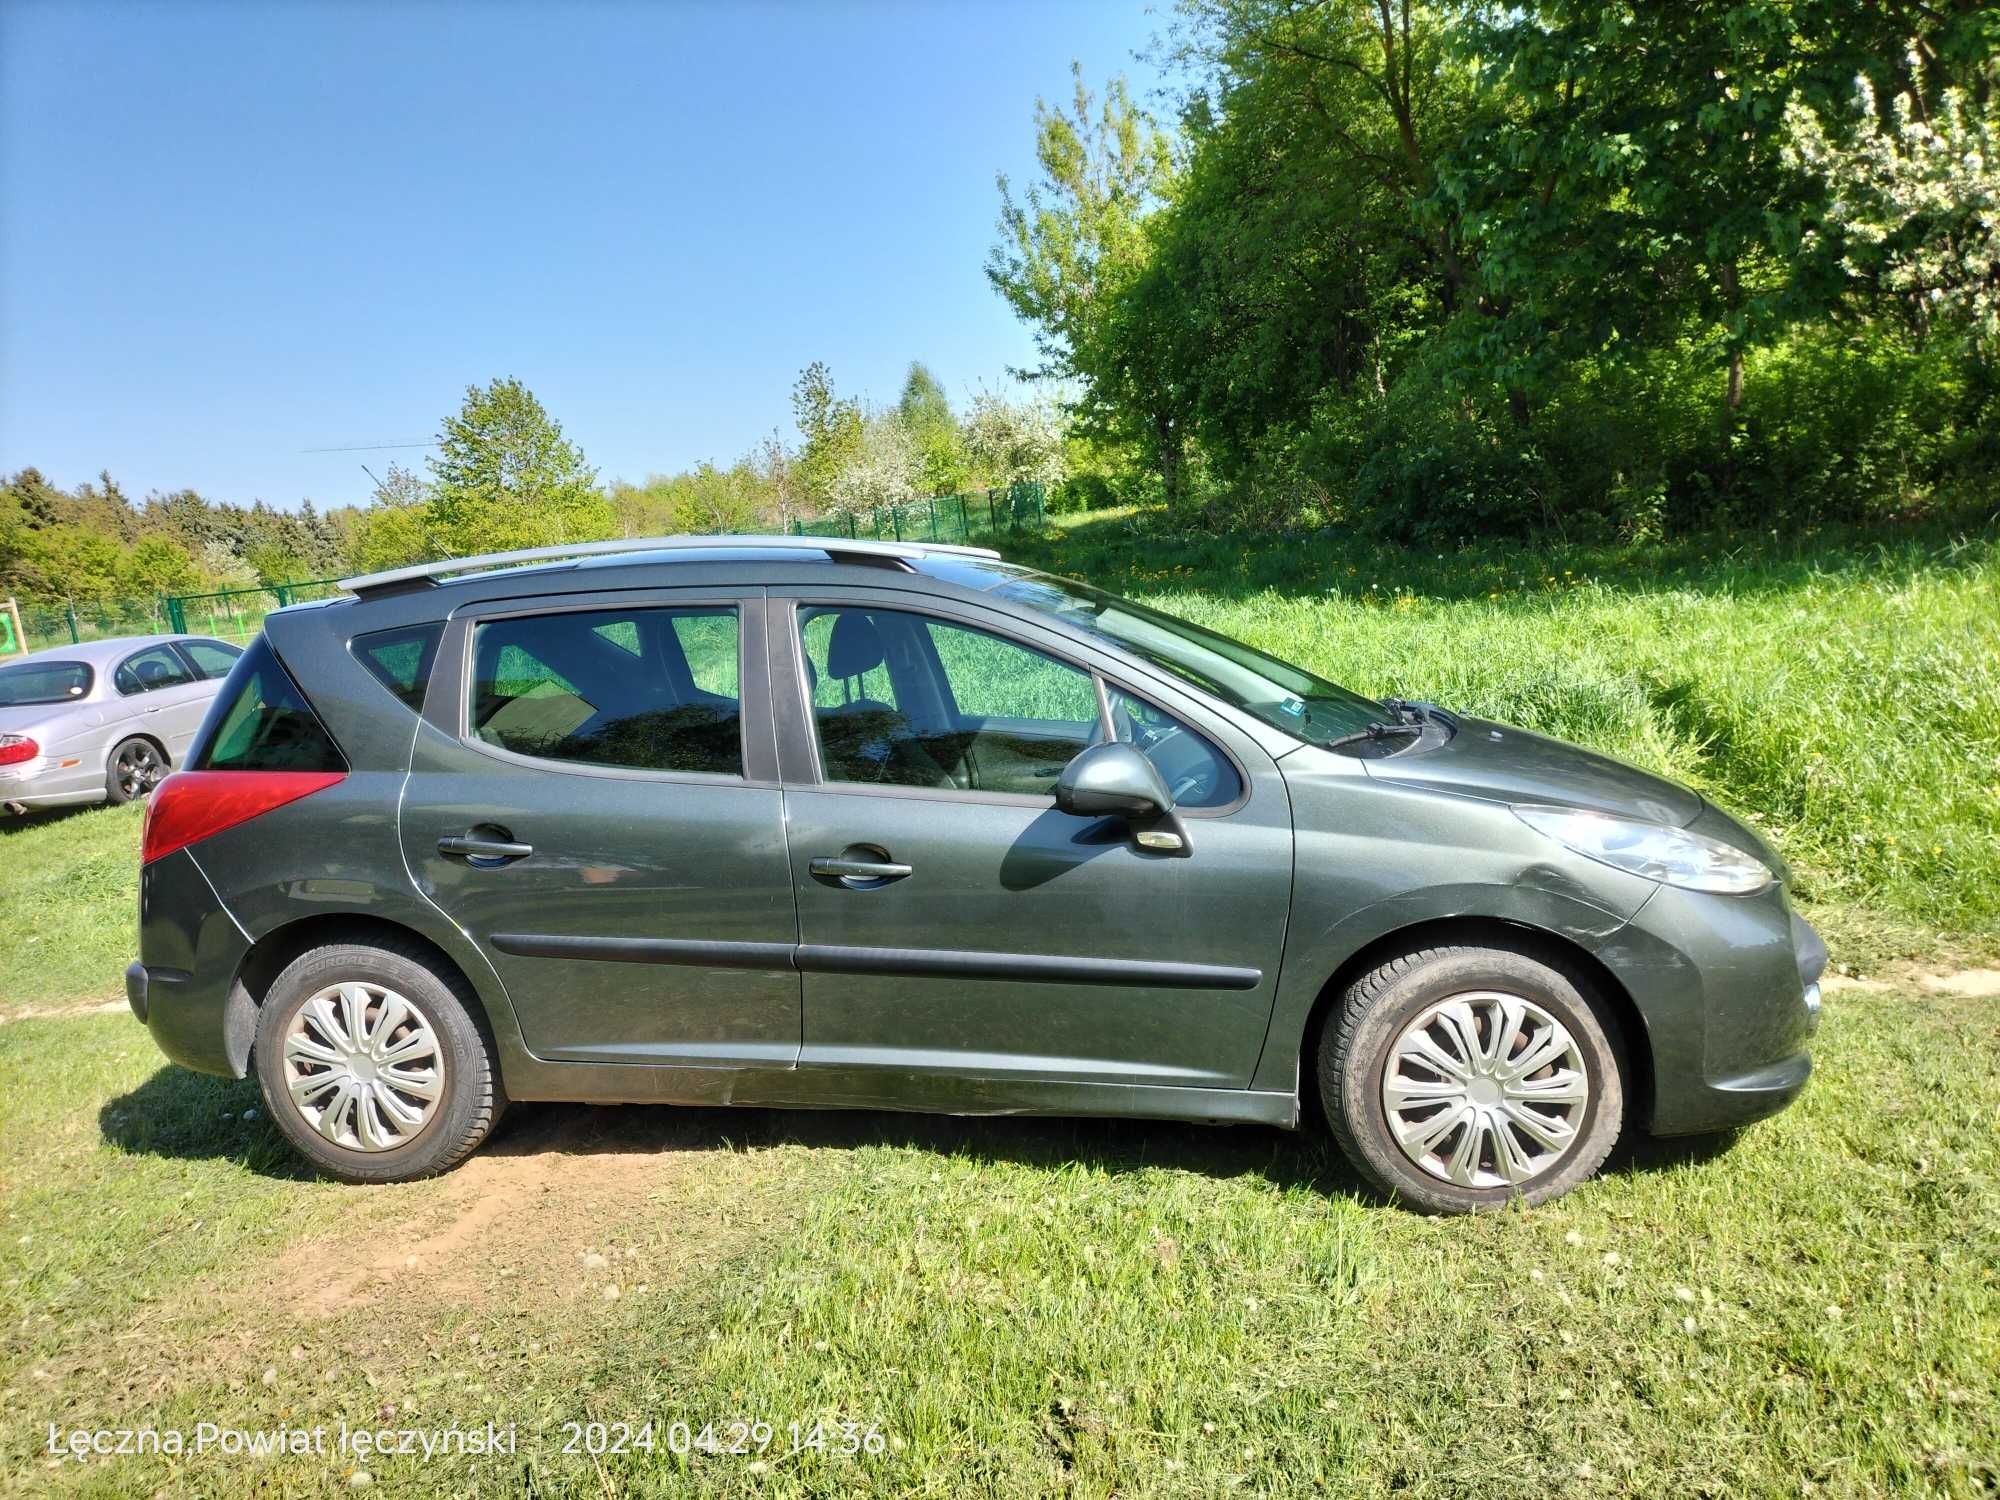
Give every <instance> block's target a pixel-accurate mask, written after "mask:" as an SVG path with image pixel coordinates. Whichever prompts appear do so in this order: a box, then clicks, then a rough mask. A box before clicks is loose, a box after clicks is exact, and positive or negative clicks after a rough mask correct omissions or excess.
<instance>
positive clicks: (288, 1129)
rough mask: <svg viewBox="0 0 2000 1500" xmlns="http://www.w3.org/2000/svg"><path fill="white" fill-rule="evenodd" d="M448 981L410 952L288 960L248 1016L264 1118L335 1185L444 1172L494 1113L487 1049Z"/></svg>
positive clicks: (345, 949)
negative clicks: (253, 1018) (253, 1025)
mask: <svg viewBox="0 0 2000 1500" xmlns="http://www.w3.org/2000/svg"><path fill="white" fill-rule="evenodd" d="M461 989H462V984H461V982H460V981H458V980H457V977H456V976H451V978H450V979H449V980H448V979H447V978H446V977H445V976H443V975H441V974H440V973H438V971H437V970H436V969H435V968H433V967H432V965H431V964H430V963H429V962H428V961H427V960H426V957H425V955H423V954H422V953H421V952H420V951H417V950H415V949H412V950H409V951H399V950H398V949H396V948H395V947H392V946H388V945H382V946H376V945H372V944H358V943H336V944H331V945H329V946H327V947H324V948H315V949H313V950H311V951H310V952H307V953H305V954H302V955H300V956H299V957H298V958H297V959H294V960H293V961H292V963H291V964H290V965H289V966H288V967H287V968H286V969H285V971H284V972H283V973H282V974H280V975H279V976H278V977H277V979H276V980H274V981H273V982H272V985H271V988H270V991H269V993H268V994H266V995H265V997H264V1003H263V1006H262V1008H261V1009H260V1011H259V1013H258V1017H257V1040H256V1048H255V1051H256V1068H257V1081H258V1083H259V1084H260V1085H261V1086H262V1088H263V1091H264V1103H265V1107H266V1108H267V1109H268V1110H269V1111H270V1115H271V1118H272V1119H273V1120H274V1121H275V1122H276V1123H277V1125H278V1128H279V1129H280V1130H282V1131H283V1132H284V1133H285V1135H286V1137H287V1138H288V1139H289V1140H290V1141H291V1143H292V1144H293V1145H294V1146H296V1147H297V1148H298V1150H299V1152H300V1154H302V1155H303V1156H305V1157H306V1158H307V1159H309V1160H310V1161H311V1162H312V1163H313V1165H314V1166H316V1167H318V1168H319V1169H320V1170H321V1171H323V1172H325V1173H327V1174H329V1175H330V1176H333V1177H338V1178H340V1179H341V1180H343V1181H346V1182H405V1181H408V1180H410V1179H412V1178H417V1177H430V1176H434V1175H436V1174H437V1173H439V1172H444V1171H448V1170H450V1169H451V1168H452V1167H454V1166H456V1165H457V1164H458V1163H459V1162H461V1161H463V1160H464V1159H465V1157H466V1156H468V1155H469V1154H470V1153H471V1152H472V1151H473V1149H474V1148H475V1147H477V1146H478V1145H479V1143H480V1142H481V1141H483V1140H485V1139H486V1137H487V1135H488V1134H489V1133H490V1132H491V1131H492V1129H493V1126H494V1123H495V1122H496V1121H497V1120H498V1119H499V1118H500V1113H501V1111H502V1110H503V1109H504V1108H505V1107H506V1096H505V1094H504V1093H503V1091H502V1089H501V1087H500V1079H499V1072H498V1069H497V1067H496V1066H495V1063H494V1057H493V1049H492V1046H491V1044H490V1043H489V1042H488V1041H487V1039H486V1036H485V1033H484V1032H483V1031H482V1029H481V1028H480V1026H479V1024H478V1022H477V1021H476V1020H475V1019H474V1013H473V1008H472V1006H471V1004H470V1002H469V999H468V997H465V996H464V995H463V994H462V993H461Z"/></svg>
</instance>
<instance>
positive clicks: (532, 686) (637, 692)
mask: <svg viewBox="0 0 2000 1500" xmlns="http://www.w3.org/2000/svg"><path fill="white" fill-rule="evenodd" d="M737 637H738V631H737V625H736V611H735V610H733V609H720V608H691V609H618V610H574V611H570V612H567V613H563V614H551V615H532V616H525V617H522V618H519V619H511V620H494V621H490V622H488V623H484V624H481V625H479V626H478V627H477V628H476V630H475V632H474V634H473V669H472V675H473V685H472V714H471V718H472V732H473V733H474V734H475V735H477V736H478V737H479V738H480V739H482V740H484V741H485V742H486V743H487V744H489V745H496V746H498V747H499V748H501V749H503V750H511V751H513V752H514V753H515V754H517V755H532V756H535V757H537V758H539V759H543V760H560V761H576V762H580V763H582V764H586V765H598V766H630V767H634V768H637V769H640V770H648V771H702V772H709V773H713V774H719V775H730V776H740V775H742V774H743V736H742V727H741V723H742V716H741V709H740V704H739V703H738V700H737V688H736V684H737Z"/></svg>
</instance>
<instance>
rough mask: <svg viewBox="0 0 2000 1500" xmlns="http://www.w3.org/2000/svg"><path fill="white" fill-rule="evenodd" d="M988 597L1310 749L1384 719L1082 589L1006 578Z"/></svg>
mask: <svg viewBox="0 0 2000 1500" xmlns="http://www.w3.org/2000/svg"><path fill="white" fill-rule="evenodd" d="M993 592H994V593H995V594H996V595H998V596H999V597H1001V598H1003V599H1012V600H1015V601H1016V602H1018V603H1021V604H1026V605H1028V606H1030V607H1031V608H1034V609H1039V610H1041V611H1042V612H1043V613H1045V614H1051V615H1054V616H1055V617H1056V618H1057V619H1059V620H1062V621H1064V622H1065V623H1067V624H1069V625H1073V626H1075V627H1076V628H1078V629H1080V630H1087V631H1089V632H1090V633H1091V634H1093V635H1096V636H1101V637H1103V638H1104V639H1105V640H1107V641H1110V642H1111V643H1112V644H1113V645H1116V646H1120V647H1123V648H1124V649H1125V650H1127V651H1129V652H1131V653H1132V654H1133V655H1134V656H1138V657H1143V658H1144V659H1145V660H1146V661H1149V662H1151V663H1152V664H1153V665H1154V666H1156V667H1158V668H1159V669H1160V670H1161V671H1163V672H1167V673H1170V674H1172V675H1173V676H1175V677H1178V678H1179V679H1180V680H1181V681H1182V682H1185V683H1188V684H1189V685H1190V686H1193V687H1197V688H1200V689H1201V690H1202V691H1203V692H1205V693H1208V694H1210V695H1211V696H1213V697H1216V698H1220V699H1221V700H1222V701H1223V702H1224V703H1227V704H1230V705H1232V706H1233V707H1236V708H1240V709H1242V710H1243V711H1244V712H1245V713H1247V714H1251V715H1253V716H1254V717H1256V718H1259V719H1262V720H1263V721H1264V722H1265V723H1266V724H1269V725H1271V726H1272V727H1274V728H1277V729H1282V730H1283V731H1284V732H1285V733H1286V734H1289V735H1291V736H1292V737H1293V738H1295V739H1301V740H1305V741H1306V742H1307V743H1309V744H1314V745H1324V744H1326V743H1327V742H1328V741H1330V740H1334V739H1337V738H1339V737H1340V736H1341V735H1344V734H1353V733H1355V732H1356V731H1357V730H1360V729H1365V728H1366V727H1367V726H1368V724H1369V723H1370V721H1372V720H1376V719H1380V718H1383V717H1384V716H1385V712H1384V710H1383V708H1382V705H1381V704H1379V703H1376V702H1374V701H1373V700H1371V699H1368V698H1364V697H1362V696H1361V695H1360V694H1359V693H1350V692H1349V691H1348V690H1347V689H1346V688H1344V687H1341V686H1339V685H1338V684H1336V683H1331V682H1328V681H1327V680H1326V679H1325V678H1324V677H1316V676H1314V675H1313V674H1312V673H1311V672H1308V671H1306V670H1305V669H1304V668H1303V667H1295V666H1293V665H1292V664H1291V663H1290V662H1287V661H1280V660H1279V659H1278V658H1277V657H1275V656H1270V655H1267V654H1265V653H1264V652H1262V651H1259V650H1257V649H1256V648H1255V647H1254V646H1246V645H1244V644H1243V643H1242V642H1241V641H1232V640H1231V639H1229V637H1228V636H1226V635H1217V634H1216V633H1215V632H1214V631H1212V630H1204V629H1203V628H1202V627H1201V626H1199V625H1190V624H1189V623H1188V622H1187V621H1186V620H1177V619H1175V618H1174V617H1173V616H1172V615H1166V614H1161V613H1160V612H1159V611H1158V610H1156V609H1148V608H1147V607H1146V606H1145V605H1143V604H1134V603H1133V602H1132V601H1131V600H1130V599H1120V598H1119V597H1118V596H1117V595H1116V594H1107V593H1105V592H1104V591H1103V590H1102V589H1094V588H1091V587H1090V586H1089V585H1088V584H1083V583H1071V582H1070V581H1069V580H1068V579H1065V578H1048V577H1033V578H1012V579H1009V580H1008V581H1007V582H1005V583H1003V584H1000V585H999V586H998V587H996V588H995V589H994V590H993Z"/></svg>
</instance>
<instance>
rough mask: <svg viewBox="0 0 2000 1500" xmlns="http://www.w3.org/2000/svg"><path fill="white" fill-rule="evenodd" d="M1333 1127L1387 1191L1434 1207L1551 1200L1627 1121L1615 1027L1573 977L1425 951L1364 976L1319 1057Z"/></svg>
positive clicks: (1496, 955) (1480, 951)
mask: <svg viewBox="0 0 2000 1500" xmlns="http://www.w3.org/2000/svg"><path fill="white" fill-rule="evenodd" d="M1318 1080H1319V1087H1320V1097H1321V1100H1322V1102H1323V1103H1324V1104H1325V1107H1326V1114H1327V1120H1328V1123H1329V1124H1330V1125H1331V1126H1332V1129H1333V1133H1334V1137H1335V1138H1336V1139H1337V1140H1338V1141H1339V1143H1340V1145H1341V1148H1342V1150H1343V1151H1345V1152H1346V1154H1347V1156H1348V1158H1349V1159H1350V1160H1351V1161H1352V1162H1353V1163H1354V1166H1355V1168H1356V1169H1357V1170H1358V1171H1360V1172H1361V1173H1362V1175H1363V1176H1365V1177H1366V1178H1367V1179H1368V1180H1369V1181H1370V1182H1372V1183H1373V1184H1374V1185H1375V1186H1376V1187H1378V1188H1381V1189H1382V1190H1383V1191H1384V1192H1387V1193H1391V1194H1394V1195H1395V1196H1397V1197H1399V1198H1401V1199H1403V1200H1404V1201H1406V1202H1408V1203H1410V1204H1411V1205H1413V1206H1415V1207H1417V1208H1420V1209H1423V1210H1425V1211H1426V1212H1429V1213H1471V1212H1475V1211H1477V1210H1481V1209H1491V1208H1499V1207H1501V1206H1503V1205H1505V1204H1506V1203H1508V1202H1510V1201H1512V1200H1514V1199H1516V1198H1518V1199H1520V1200H1521V1201H1523V1202H1524V1203H1529V1204H1534V1203H1543V1202H1546V1201H1547V1200H1549V1199H1550V1198H1554V1197H1558V1196H1560V1195H1561V1194H1563V1193H1566V1192H1568V1191H1569V1190H1570V1189H1571V1188H1573V1187H1575V1186H1576V1185H1577V1184H1578V1183H1580V1182H1582V1181H1584V1180H1585V1179H1586V1178H1588V1177H1590V1176H1591V1175H1592V1174H1593V1173H1595V1172H1596V1171H1597V1169H1598V1168H1599V1167H1600V1166H1602V1165H1603V1164H1604V1158H1605V1157H1606V1156H1607V1155H1608V1154H1609V1153H1610V1151H1611V1148H1612V1146H1613V1145H1614V1144H1616V1142H1617V1140H1618V1133H1619V1130H1620V1129H1621V1128H1622V1126H1623V1124H1624V1117H1625V1099H1624V1083H1623V1059H1622V1056H1621V1054H1620V1052H1619V1048H1618V1042H1617V1032H1616V1028H1615V1025H1614V1024H1613V1023H1611V1022H1610V1021H1609V1020H1608V1019H1607V1017H1606V1016H1605V1014H1604V1013H1603V1012H1602V1011H1601V1009H1600V1002H1598V1001H1597V1000H1596V998H1595V997H1594V996H1592V995H1591V994H1590V992H1589V990H1588V987H1587V986H1586V985H1585V984H1584V983H1583V982H1582V981H1581V980H1580V979H1579V978H1578V977H1576V976H1573V975H1571V974H1568V973H1565V972H1564V971H1563V970H1561V969H1559V968H1556V967H1554V966H1552V965H1551V964H1549V963H1546V962H1543V961H1541V960H1539V959H1535V958H1531V957H1528V956H1527V955H1526V954H1522V953H1515V952H1510V951H1508V950H1506V949H1501V948H1474V947H1448V948H1428V949H1423V950H1421V951H1418V952H1414V953H1408V954H1404V955H1403V956H1401V957H1399V958H1396V959H1393V960H1391V961H1390V962H1388V963H1385V964H1382V965H1381V966H1380V967H1378V968H1376V969H1375V970H1373V971H1372V972H1370V973H1368V974H1365V975H1363V976H1362V977H1361V978H1360V979H1358V980H1356V981H1355V982H1354V983H1353V984H1352V985H1350V986H1348V988H1347V991H1346V993H1345V994H1344V995H1342V996H1341V1001H1340V1006H1339V1009H1338V1010H1336V1011H1335V1012H1334V1014H1333V1015H1332V1016H1331V1017H1330V1018H1329V1019H1328V1022H1327V1025H1326V1027H1325V1030H1324V1031H1323V1033H1322V1034H1321V1037H1320V1046H1319V1056H1318Z"/></svg>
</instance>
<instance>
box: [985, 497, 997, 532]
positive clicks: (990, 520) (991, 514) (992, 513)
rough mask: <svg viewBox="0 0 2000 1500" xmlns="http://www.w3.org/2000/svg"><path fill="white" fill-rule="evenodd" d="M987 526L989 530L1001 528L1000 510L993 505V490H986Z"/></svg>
mask: <svg viewBox="0 0 2000 1500" xmlns="http://www.w3.org/2000/svg"><path fill="white" fill-rule="evenodd" d="M986 527H987V529H988V530H989V531H998V530H999V529H1000V512H999V511H998V510H996V509H995V508H994V505H993V491H991V490H988V491H987V492H986Z"/></svg>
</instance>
